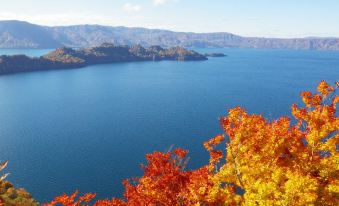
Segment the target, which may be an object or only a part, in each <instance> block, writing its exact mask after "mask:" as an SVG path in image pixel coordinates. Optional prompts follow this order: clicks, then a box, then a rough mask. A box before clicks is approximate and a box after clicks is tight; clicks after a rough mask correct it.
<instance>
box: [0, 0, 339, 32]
mask: <svg viewBox="0 0 339 206" xmlns="http://www.w3.org/2000/svg"><path fill="white" fill-rule="evenodd" d="M0 4H1V7H0V20H13V19H16V20H23V21H28V22H31V23H36V24H41V25H48V26H60V25H75V24H101V25H109V26H128V27H146V28H158V29H169V30H173V31H184V32H230V33H234V34H238V35H242V36H256V37H288V38H292V37H309V36H319V37H339V0H57V1H47V0H0Z"/></svg>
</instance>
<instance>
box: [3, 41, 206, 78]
mask: <svg viewBox="0 0 339 206" xmlns="http://www.w3.org/2000/svg"><path fill="white" fill-rule="evenodd" d="M160 60H172V61H199V60H207V58H206V56H204V55H202V54H199V53H197V52H195V51H192V50H187V49H184V48H182V47H173V48H169V49H164V48H162V47H160V46H152V47H149V48H144V47H142V46H140V45H135V46H115V45H113V44H109V43H104V44H102V45H101V46H98V47H90V48H84V49H72V48H68V47H62V48H59V49H56V50H54V51H52V52H50V53H48V54H46V55H44V56H41V57H38V58H30V57H27V56H25V55H13V56H6V55H4V56H0V74H8V73H15V72H27V71H37V70H52V69H70V68H81V67H84V66H87V65H93V64H106V63H114V62H132V61H160Z"/></svg>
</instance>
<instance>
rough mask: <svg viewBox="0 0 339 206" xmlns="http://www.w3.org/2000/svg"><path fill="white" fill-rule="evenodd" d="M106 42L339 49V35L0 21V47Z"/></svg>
mask: <svg viewBox="0 0 339 206" xmlns="http://www.w3.org/2000/svg"><path fill="white" fill-rule="evenodd" d="M105 42H108V43H113V44H116V45H136V44H140V45H142V46H146V47H149V46H152V45H159V46H162V47H174V46H181V47H188V48H190V47H220V48H263V49H303V50H339V38H336V37H305V38H266V37H243V36H240V35H236V34H232V33H228V32H215V33H213V32H209V33H195V32H176V31H170V30H162V29H147V28H142V27H124V26H117V27H113V26H102V25H98V24H94V25H92V24H84V25H73V26H41V25H37V24H31V23H28V22H25V21H17V20H6V21H0V48H41V49H43V48H57V47H62V46H67V47H91V46H98V45H101V44H103V43H105Z"/></svg>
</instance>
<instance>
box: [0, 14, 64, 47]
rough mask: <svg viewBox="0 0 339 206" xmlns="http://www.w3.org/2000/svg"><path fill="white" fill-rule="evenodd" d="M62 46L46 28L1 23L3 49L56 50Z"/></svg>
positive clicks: (19, 23)
mask: <svg viewBox="0 0 339 206" xmlns="http://www.w3.org/2000/svg"><path fill="white" fill-rule="evenodd" d="M58 46H61V44H60V42H58V41H57V40H55V39H54V38H53V37H52V36H51V34H50V32H48V31H47V30H46V29H45V28H44V27H42V26H38V25H34V24H30V23H27V22H22V21H1V22H0V47H1V48H55V47H58Z"/></svg>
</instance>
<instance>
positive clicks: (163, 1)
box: [153, 0, 178, 6]
mask: <svg viewBox="0 0 339 206" xmlns="http://www.w3.org/2000/svg"><path fill="white" fill-rule="evenodd" d="M177 1H178V0H153V4H154V5H156V6H159V5H164V4H167V3H170V2H177Z"/></svg>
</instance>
